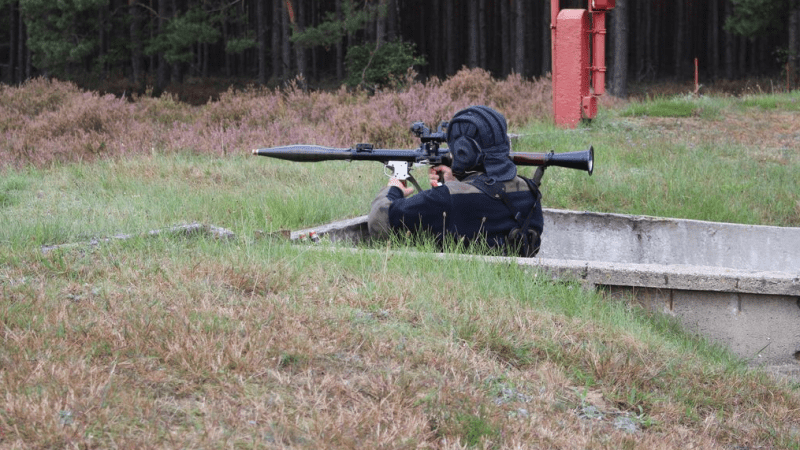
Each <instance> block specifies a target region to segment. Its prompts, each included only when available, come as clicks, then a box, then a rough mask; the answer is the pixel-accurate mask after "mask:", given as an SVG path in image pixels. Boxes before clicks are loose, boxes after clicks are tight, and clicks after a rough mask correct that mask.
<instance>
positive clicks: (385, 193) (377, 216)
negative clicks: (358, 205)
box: [367, 178, 414, 238]
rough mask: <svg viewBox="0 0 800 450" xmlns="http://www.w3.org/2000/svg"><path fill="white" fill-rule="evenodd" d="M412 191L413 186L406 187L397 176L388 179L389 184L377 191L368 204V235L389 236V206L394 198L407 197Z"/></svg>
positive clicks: (376, 236)
mask: <svg viewBox="0 0 800 450" xmlns="http://www.w3.org/2000/svg"><path fill="white" fill-rule="evenodd" d="M413 192H414V188H413V187H407V186H406V185H404V184H403V182H402V181H400V180H398V179H397V178H392V179H390V180H389V184H388V185H387V186H386V187H385V188H383V189H382V190H381V191H380V192H378V195H377V196H376V197H375V200H373V201H372V205H371V206H370V210H369V216H367V228H368V229H369V234H370V236H372V237H375V238H385V237H388V236H389V232H390V231H391V229H392V227H391V225H390V224H389V207H390V206H391V205H392V202H394V201H395V200H398V199H401V198H404V197H407V196H409V195H411V194H412V193H413Z"/></svg>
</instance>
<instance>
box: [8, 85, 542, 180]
mask: <svg viewBox="0 0 800 450" xmlns="http://www.w3.org/2000/svg"><path fill="white" fill-rule="evenodd" d="M412 75H413V74H407V75H406V77H405V78H404V79H403V82H402V83H400V84H395V85H394V86H387V87H386V88H383V89H379V90H377V91H375V92H372V93H368V92H366V91H364V90H361V89H356V90H348V89H347V88H345V87H341V88H340V89H338V90H336V91H313V90H307V89H304V88H303V86H305V82H304V80H302V79H297V80H294V81H292V82H290V83H288V84H287V85H286V86H285V87H283V88H276V89H267V88H264V87H257V86H248V87H247V88H245V89H241V90H234V89H229V90H227V91H225V92H223V93H222V94H220V95H219V98H218V100H216V101H213V102H209V103H207V104H205V105H201V106H193V105H189V104H186V103H182V102H180V101H178V100H177V97H175V96H173V95H171V94H168V93H167V94H164V95H162V96H161V97H159V98H153V97H148V96H134V97H133V98H132V99H131V101H127V100H124V99H119V98H115V97H113V96H111V95H100V94H98V93H95V92H87V91H81V90H80V89H78V88H77V87H75V85H74V84H72V83H65V82H60V81H55V80H46V79H35V80H31V81H29V82H27V83H25V84H24V85H22V86H20V87H3V88H2V90H0V120H1V121H0V124H1V125H0V127H2V128H0V132H2V133H3V134H4V137H5V139H4V141H3V144H0V145H2V147H0V167H1V166H6V165H14V166H22V165H34V166H39V167H41V166H47V165H50V164H52V163H54V162H68V161H85V160H93V159H96V158H98V157H118V156H124V155H126V154H140V153H150V152H153V151H158V152H172V151H184V150H189V151H193V152H198V153H214V154H220V155H226V154H229V153H244V152H248V151H249V150H250V149H252V148H256V147H272V146H278V145H288V144H293V143H297V144H300V143H302V144H317V145H324V146H331V147H350V146H352V145H354V144H356V143H361V142H369V143H372V144H375V145H376V146H379V147H395V148H410V147H415V146H417V145H419V142H418V141H417V140H416V138H415V137H414V136H413V135H412V134H411V133H410V131H409V126H410V125H411V123H412V122H416V121H423V122H425V123H426V124H427V125H428V126H429V127H432V128H435V127H436V126H437V125H438V124H439V123H440V122H441V121H445V120H449V119H450V117H452V115H453V114H454V113H455V112H456V111H458V110H460V109H463V108H466V107H467V106H470V105H473V104H486V105H488V106H491V107H493V108H496V109H498V110H499V111H501V112H502V113H504V114H505V115H506V118H507V119H508V122H509V126H511V127H512V128H513V127H521V126H523V125H524V124H526V123H527V122H529V121H531V120H532V119H534V118H536V119H543V118H545V117H546V116H548V115H549V114H550V108H551V106H550V81H549V79H539V80H534V81H530V80H525V79H523V78H522V77H520V76H519V75H511V76H509V77H508V78H507V79H505V80H495V79H493V78H492V77H491V76H490V74H489V73H488V72H486V71H485V70H482V69H463V70H461V71H460V72H458V73H457V74H456V75H454V76H453V77H451V78H450V79H447V80H444V81H440V80H438V79H436V78H433V79H431V80H429V81H427V82H419V81H414V79H413V76H412ZM400 85H402V88H400V87H399V86H400Z"/></svg>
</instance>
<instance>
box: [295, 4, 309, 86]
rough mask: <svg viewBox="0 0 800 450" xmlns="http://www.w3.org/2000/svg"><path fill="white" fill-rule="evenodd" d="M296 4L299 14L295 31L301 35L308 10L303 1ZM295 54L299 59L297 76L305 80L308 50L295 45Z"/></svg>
mask: <svg viewBox="0 0 800 450" xmlns="http://www.w3.org/2000/svg"><path fill="white" fill-rule="evenodd" d="M294 4H295V5H296V7H295V14H297V17H296V19H297V20H296V22H295V29H296V30H297V31H298V32H299V33H302V32H303V29H304V28H305V23H306V8H305V6H303V1H302V0H300V1H296V2H295V3H294ZM294 52H295V54H296V58H297V75H298V76H299V77H301V78H304V79H305V76H306V71H307V68H306V65H307V64H306V63H307V62H308V61H307V59H306V49H305V48H304V47H303V46H302V45H295V46H294Z"/></svg>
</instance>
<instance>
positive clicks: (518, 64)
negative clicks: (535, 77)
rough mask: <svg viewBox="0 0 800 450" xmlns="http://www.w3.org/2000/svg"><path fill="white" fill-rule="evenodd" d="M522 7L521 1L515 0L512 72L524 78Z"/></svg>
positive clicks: (523, 16) (523, 15)
mask: <svg viewBox="0 0 800 450" xmlns="http://www.w3.org/2000/svg"><path fill="white" fill-rule="evenodd" d="M524 5H525V3H524V2H523V1H522V0H515V1H514V6H515V8H514V25H515V26H514V28H515V29H516V37H517V39H516V41H517V42H516V45H515V46H514V49H515V53H514V56H515V58H514V59H515V62H514V70H515V71H516V72H517V73H518V74H520V75H522V76H525V25H524V18H525V14H524Z"/></svg>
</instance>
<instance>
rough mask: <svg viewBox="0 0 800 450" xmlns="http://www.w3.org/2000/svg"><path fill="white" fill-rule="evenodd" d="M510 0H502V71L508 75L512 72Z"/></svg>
mask: <svg viewBox="0 0 800 450" xmlns="http://www.w3.org/2000/svg"><path fill="white" fill-rule="evenodd" d="M509 1H510V0H500V54H501V55H502V57H501V58H500V65H501V67H500V72H501V73H502V74H503V75H507V74H508V73H509V72H511V64H512V62H511V20H510V19H509V16H511V13H510V12H509V9H510V6H509ZM556 1H557V0H556Z"/></svg>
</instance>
